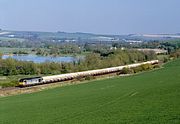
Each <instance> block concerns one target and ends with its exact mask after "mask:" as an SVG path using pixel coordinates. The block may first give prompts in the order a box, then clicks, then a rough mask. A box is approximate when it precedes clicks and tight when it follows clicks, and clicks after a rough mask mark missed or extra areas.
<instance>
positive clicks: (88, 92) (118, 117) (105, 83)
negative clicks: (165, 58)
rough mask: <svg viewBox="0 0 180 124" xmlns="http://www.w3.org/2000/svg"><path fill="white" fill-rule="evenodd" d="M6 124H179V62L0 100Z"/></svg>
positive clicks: (2, 115)
mask: <svg viewBox="0 0 180 124" xmlns="http://www.w3.org/2000/svg"><path fill="white" fill-rule="evenodd" d="M0 123H1V124H27V123H28V124H60V123H62V124H65V123H68V124H74V123H77V124H79V123H83V124H95V123H96V124H109V123H118V124H120V123H126V124H128V123H130V124H149V123H151V124H165V123H166V124H179V123H180V59H179V60H175V61H172V62H169V63H168V64H166V65H164V68H162V69H159V70H155V71H150V72H145V73H141V74H138V75H133V76H129V77H117V78H112V79H106V80H99V81H92V82H89V83H86V84H79V85H72V86H65V87H59V88H55V89H51V90H44V91H41V92H37V93H32V94H23V95H17V96H10V97H4V98H0Z"/></svg>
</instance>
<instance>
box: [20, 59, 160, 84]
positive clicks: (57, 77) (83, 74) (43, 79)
mask: <svg viewBox="0 0 180 124" xmlns="http://www.w3.org/2000/svg"><path fill="white" fill-rule="evenodd" d="M158 63H159V61H158V60H152V61H147V62H142V63H135V64H130V65H125V66H118V67H111V68H105V69H97V70H89V71H83V72H75V73H68V74H60V75H54V76H45V77H33V78H23V79H20V80H19V86H20V87H26V86H32V85H40V84H47V83H54V82H62V81H67V80H72V79H75V78H78V77H86V76H97V75H103V74H109V73H114V72H118V71H121V70H122V69H123V68H133V67H138V66H140V65H144V64H158Z"/></svg>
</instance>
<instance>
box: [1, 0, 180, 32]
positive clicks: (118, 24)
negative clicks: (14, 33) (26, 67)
mask: <svg viewBox="0 0 180 124" xmlns="http://www.w3.org/2000/svg"><path fill="white" fill-rule="evenodd" d="M0 28H2V29H10V30H31V31H66V32H92V33H101V34H102V33H103V34H129V33H177V32H180V0H0Z"/></svg>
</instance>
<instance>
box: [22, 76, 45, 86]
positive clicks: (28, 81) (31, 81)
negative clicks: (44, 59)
mask: <svg viewBox="0 0 180 124" xmlns="http://www.w3.org/2000/svg"><path fill="white" fill-rule="evenodd" d="M42 80H43V79H42V77H33V78H22V79H20V80H19V86H31V85H36V84H40V83H41V82H42Z"/></svg>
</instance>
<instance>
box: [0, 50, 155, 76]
mask: <svg viewBox="0 0 180 124" xmlns="http://www.w3.org/2000/svg"><path fill="white" fill-rule="evenodd" d="M152 59H156V55H155V53H154V52H146V53H144V52H140V51H135V50H115V51H113V52H112V53H110V54H108V55H107V56H102V55H101V54H99V53H91V54H89V55H87V56H86V57H85V58H84V59H83V60H81V59H80V60H78V61H74V62H71V63H54V62H51V63H48V62H47V63H40V64H39V63H33V62H23V61H17V60H14V59H10V58H9V59H6V60H2V59H0V75H4V76H9V75H53V74H63V73H70V72H78V71H85V70H92V69H100V68H107V67H114V66H120V65H125V64H131V63H135V62H142V61H148V60H152Z"/></svg>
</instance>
